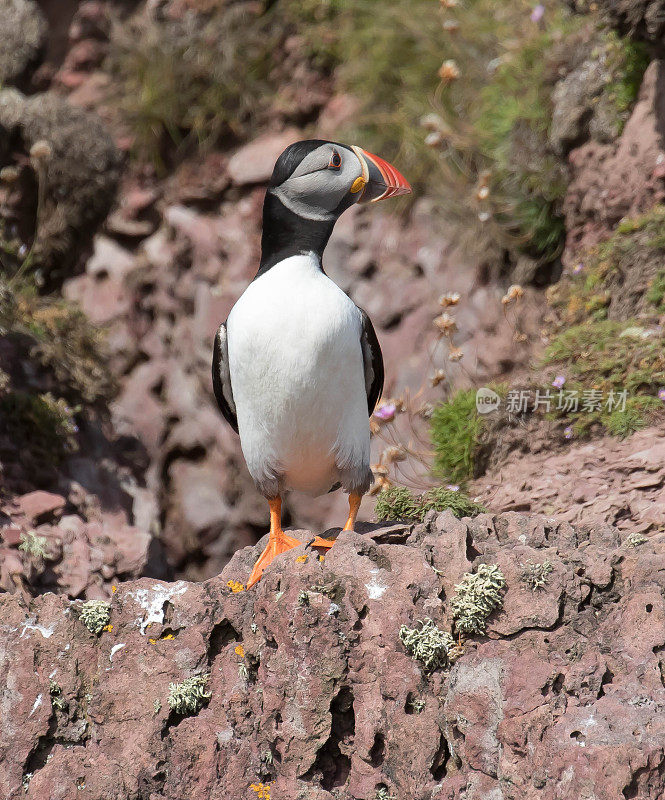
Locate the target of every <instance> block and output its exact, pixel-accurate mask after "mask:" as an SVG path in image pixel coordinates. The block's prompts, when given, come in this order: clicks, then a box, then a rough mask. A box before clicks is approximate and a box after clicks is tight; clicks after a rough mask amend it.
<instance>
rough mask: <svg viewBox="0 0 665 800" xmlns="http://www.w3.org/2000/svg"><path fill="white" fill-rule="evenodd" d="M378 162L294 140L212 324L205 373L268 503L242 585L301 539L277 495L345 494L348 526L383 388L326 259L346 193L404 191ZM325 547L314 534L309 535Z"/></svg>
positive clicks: (378, 365)
mask: <svg viewBox="0 0 665 800" xmlns="http://www.w3.org/2000/svg"><path fill="white" fill-rule="evenodd" d="M410 191H411V187H410V186H409V184H408V183H407V181H406V179H405V178H404V177H403V176H402V175H401V174H400V173H399V172H398V171H397V169H395V167H393V166H392V165H391V164H389V163H388V162H387V161H384V160H383V159H382V158H380V157H379V156H376V155H373V154H372V153H370V152H368V151H367V150H364V149H362V148H360V147H358V146H356V145H351V146H348V145H344V144H339V143H337V142H330V141H326V140H323V139H308V140H305V141H300V142H296V143H294V144H292V145H290V146H289V147H287V148H286V150H284V152H283V153H282V154H281V155H280V156H279V158H278V159H277V162H276V164H275V167H274V170H273V173H272V177H271V179H270V182H269V185H268V188H267V190H266V195H265V199H264V204H263V229H262V237H261V260H260V263H259V267H258V271H257V273H256V275H255V276H254V278H253V280H252V281H251V283H250V284H249V285H248V286H247V288H246V289H245V291H244V292H243V294H242V295H241V296H240V298H239V299H238V301H237V302H236V303H235V305H234V306H233V308H232V309H231V311H230V313H229V315H228V318H227V319H226V321H225V322H223V323H222V324H221V325H220V327H219V329H218V331H217V333H216V335H215V341H214V348H213V359H212V383H213V389H214V393H215V397H216V399H217V403H218V405H219V408H220V410H221V412H222V415H223V416H224V418H225V419H226V421H227V422H228V423H229V425H231V427H232V428H233V429H234V430H235V431H236V433H238V434H239V435H240V445H241V448H242V452H243V456H244V458H245V461H246V463H247V468H248V470H249V473H250V475H251V477H252V479H253V481H254V484H255V486H256V488H257V490H258V491H259V492H260V493H261V494H262V495H263V496H264V497H265V498H266V499H267V501H268V506H269V509H270V533H269V537H268V544H267V546H266V548H265V550H264V551H263V553H262V554H261V556H260V557H259V559H258V561H257V562H256V564H255V565H254V568H253V570H252V573H251V575H250V578H249V580H248V582H247V589H249V588H251V587H252V586H253V585H254V584H255V583H257V582H258V581H259V580H260V578H261V575H262V574H263V571H264V570H265V568H266V567H267V566H268V565H269V564H270V563H271V562H272V560H273V559H274V558H275V557H276V556H277V555H279V554H281V553H285V552H287V551H288V550H291V549H292V548H294V547H298V546H299V545H300V544H302V542H300V541H299V540H298V539H296V538H294V537H292V536H290V535H289V534H288V533H286V532H285V531H284V530H282V524H281V509H282V495H283V494H284V492H286V491H288V490H296V491H300V492H303V493H306V494H308V495H310V496H313V497H316V496H318V495H322V494H325V493H326V492H330V491H334V490H337V489H340V488H341V489H342V490H343V491H344V492H345V493H347V494H348V496H349V514H348V518H347V520H346V523H345V525H344V528H343V530H345V531H347V530H353V529H354V525H355V521H356V516H357V514H358V509H359V508H360V503H361V500H362V497H363V495H364V494H365V493H366V492H367V490H368V489H369V487H370V485H371V483H372V480H373V476H372V471H371V469H370V428H369V418H370V417H371V415H372V413H373V412H374V409H375V406H376V403H377V401H378V399H379V397H380V396H381V392H382V389H383V378H384V369H383V357H382V354H381V348H380V347H379V342H378V339H377V336H376V333H375V331H374V327H373V326H372V322H371V320H370V318H369V317H368V315H367V314H366V313H365V311H364V310H363V309H362V308H359V307H358V306H357V305H356V304H355V303H354V302H353V301H352V300H351V299H350V298H349V297H348V295H346V294H345V293H344V292H343V291H342V289H340V288H339V286H337V284H336V283H335V282H334V281H332V280H331V279H330V278H329V277H328V276H327V275H326V273H325V272H324V269H323V251H324V250H325V247H326V245H327V243H328V240H329V239H330V235H331V233H332V231H333V228H334V226H335V223H336V222H337V220H338V219H339V217H340V216H341V214H343V213H344V211H346V210H347V209H348V208H350V207H351V206H352V205H354V204H355V203H375V202H377V201H379V200H383V199H385V198H389V197H395V196H397V195H403V194H408V193H409V192H410ZM309 544H310V545H311V546H313V547H322V548H329V547H332V545H333V544H334V542H333V541H331V540H328V539H324V538H322V537H320V536H317V537H316V538H314V539H313V540H312V541H311V542H310V543H309Z"/></svg>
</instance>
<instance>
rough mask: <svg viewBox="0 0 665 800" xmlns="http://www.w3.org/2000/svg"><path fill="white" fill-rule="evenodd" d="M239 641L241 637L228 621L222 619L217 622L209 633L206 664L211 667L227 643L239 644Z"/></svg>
mask: <svg viewBox="0 0 665 800" xmlns="http://www.w3.org/2000/svg"><path fill="white" fill-rule="evenodd" d="M241 640H242V636H241V635H240V634H239V633H238V631H237V630H236V629H235V628H234V627H233V625H231V623H230V622H229V621H228V619H226V618H224V619H223V620H222V621H221V622H218V623H217V624H216V625H215V626H214V627H213V629H212V631H211V632H210V638H209V639H208V652H207V653H206V655H207V658H208V664H209V665H212V663H213V662H214V660H215V659H216V658H217V656H218V655H219V654H220V653H221V652H222V650H223V649H224V648H225V647H226V645H227V644H229V642H239V641H241Z"/></svg>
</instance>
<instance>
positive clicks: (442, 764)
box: [429, 733, 450, 783]
mask: <svg viewBox="0 0 665 800" xmlns="http://www.w3.org/2000/svg"><path fill="white" fill-rule="evenodd" d="M439 737H440V738H439V747H438V749H437V751H436V754H435V756H434V759H433V760H432V764H431V766H430V768H429V771H430V772H431V773H432V777H433V778H434V780H435V781H436V782H437V783H439V781H442V780H443V779H444V778H445V777H446V774H447V772H448V760H449V759H450V750H449V749H448V742H447V741H446V737H445V736H444V735H443V733H440V734H439Z"/></svg>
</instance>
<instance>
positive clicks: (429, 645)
mask: <svg viewBox="0 0 665 800" xmlns="http://www.w3.org/2000/svg"><path fill="white" fill-rule="evenodd" d="M399 639H400V641H401V642H402V644H403V645H404V647H405V648H406V651H407V653H410V654H411V655H412V656H413V657H414V659H415V660H416V661H420V662H421V663H422V665H423V667H424V669H425V671H426V672H432V671H433V670H435V669H437V668H438V667H442V668H443V669H445V668H446V667H449V666H450V664H451V663H452V662H453V661H454V658H455V656H454V653H453V650H454V648H455V640H454V639H453V637H452V635H451V634H450V633H448V632H447V631H442V630H441V629H440V628H438V627H437V626H436V624H435V623H434V621H433V620H431V619H429V618H427V619H424V620H418V621H417V622H416V627H415V628H409V627H407V626H406V625H402V627H401V628H400V629H399Z"/></svg>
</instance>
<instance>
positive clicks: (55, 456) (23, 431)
mask: <svg viewBox="0 0 665 800" xmlns="http://www.w3.org/2000/svg"><path fill="white" fill-rule="evenodd" d="M77 410H78V409H76V408H70V407H69V406H68V405H67V402H66V401H65V400H63V399H62V398H55V397H54V396H53V395H52V394H51V393H50V392H46V393H45V394H29V393H27V392H21V391H6V392H2V391H0V420H1V421H2V422H1V423H0V426H1V427H6V428H7V429H8V430H9V431H10V433H11V435H12V438H13V440H14V441H16V442H19V443H21V444H22V445H24V446H26V447H28V448H29V449H30V451H31V452H32V453H33V454H34V455H36V456H37V457H39V458H40V459H42V460H44V461H45V462H47V463H51V464H57V463H58V462H59V461H61V460H62V459H63V458H64V457H65V456H66V455H67V454H68V453H72V452H75V451H76V449H77V447H78V445H77V440H76V433H77V432H78V427H77V425H76V423H75V421H74V417H75V414H76V413H77Z"/></svg>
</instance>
